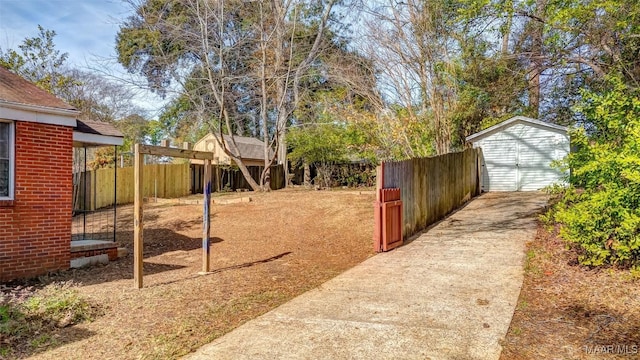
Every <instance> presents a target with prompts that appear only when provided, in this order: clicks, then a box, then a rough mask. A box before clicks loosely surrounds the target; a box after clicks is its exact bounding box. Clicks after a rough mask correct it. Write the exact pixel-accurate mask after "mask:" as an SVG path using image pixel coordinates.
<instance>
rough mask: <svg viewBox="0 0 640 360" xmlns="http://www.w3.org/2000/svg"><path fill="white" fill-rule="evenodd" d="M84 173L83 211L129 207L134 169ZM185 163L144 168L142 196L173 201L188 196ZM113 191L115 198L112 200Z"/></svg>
mask: <svg viewBox="0 0 640 360" xmlns="http://www.w3.org/2000/svg"><path fill="white" fill-rule="evenodd" d="M114 171H115V169H114V168H104V169H97V170H91V171H87V172H86V173H84V174H83V176H81V178H80V179H81V180H80V184H82V182H83V181H86V186H87V188H86V189H87V190H86V196H85V198H84V199H81V200H80V201H85V209H86V210H95V209H100V208H103V207H106V206H111V205H113V202H114V199H115V200H116V202H117V204H118V205H119V204H130V203H132V202H133V200H134V186H133V185H134V182H133V181H134V178H133V176H134V169H133V167H125V168H118V169H117V177H115V178H114ZM189 180H190V179H189V164H152V165H145V166H144V182H143V196H144V197H156V196H157V197H159V198H175V197H181V196H187V195H189V190H190V181H189ZM114 191H115V192H116V196H115V197H114Z"/></svg>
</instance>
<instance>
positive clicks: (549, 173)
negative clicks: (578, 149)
mask: <svg viewBox="0 0 640 360" xmlns="http://www.w3.org/2000/svg"><path fill="white" fill-rule="evenodd" d="M467 141H468V142H470V143H472V144H473V147H474V148H481V149H482V157H483V160H482V179H481V183H482V190H483V191H532V190H539V189H542V188H544V187H546V186H548V185H551V184H553V183H558V182H562V180H563V179H564V176H565V175H566V174H565V173H563V172H561V171H559V170H558V169H555V168H553V167H552V166H551V163H552V162H553V161H554V160H561V159H563V158H564V157H565V156H566V155H568V154H569V149H570V140H569V134H568V133H567V128H566V127H564V126H560V125H555V124H549V123H545V122H542V121H539V120H535V119H531V118H527V117H524V116H516V117H513V118H511V119H509V120H506V121H503V122H502V123H500V124H497V125H494V126H492V127H490V128H488V129H485V130H483V131H480V132H478V133H476V134H473V135H471V136H468V137H467Z"/></svg>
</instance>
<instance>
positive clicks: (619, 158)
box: [547, 81, 640, 267]
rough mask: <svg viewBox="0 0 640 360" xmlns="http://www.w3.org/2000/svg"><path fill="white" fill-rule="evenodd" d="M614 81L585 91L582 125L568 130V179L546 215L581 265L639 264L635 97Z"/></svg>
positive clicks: (639, 136) (638, 109)
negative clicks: (592, 91) (570, 150)
mask: <svg viewBox="0 0 640 360" xmlns="http://www.w3.org/2000/svg"><path fill="white" fill-rule="evenodd" d="M638 95H639V94H638V91H636V90H630V89H628V88H626V87H625V86H624V85H622V83H621V82H619V81H613V87H612V90H610V91H609V92H607V93H604V94H601V95H594V94H591V95H586V97H585V103H584V105H583V106H582V107H581V108H580V109H579V111H580V113H581V115H582V116H583V117H584V118H585V119H586V124H588V126H587V129H586V130H585V129H578V130H574V131H573V132H572V134H571V135H572V144H573V146H574V148H576V150H575V151H574V152H573V153H571V154H570V155H569V156H568V158H567V160H566V162H565V166H568V167H569V168H570V169H571V177H570V179H569V180H570V183H571V184H572V186H570V187H569V188H567V189H566V190H565V191H564V192H562V193H561V194H560V195H559V198H558V202H557V204H555V205H554V207H553V209H552V212H551V215H549V216H548V217H547V218H552V219H553V220H555V221H556V222H557V223H559V224H560V235H561V236H562V237H563V238H564V239H566V240H567V241H569V242H570V243H572V244H574V245H575V246H574V248H576V249H577V250H578V252H579V261H580V262H581V263H582V264H584V265H591V266H599V265H606V264H608V265H618V266H624V267H632V266H637V265H639V264H640V100H639V97H638Z"/></svg>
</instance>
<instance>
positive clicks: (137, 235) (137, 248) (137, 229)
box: [133, 144, 144, 289]
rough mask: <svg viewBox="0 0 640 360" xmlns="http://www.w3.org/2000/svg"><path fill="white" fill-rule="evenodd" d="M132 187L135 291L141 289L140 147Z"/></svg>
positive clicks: (137, 152)
mask: <svg viewBox="0 0 640 360" xmlns="http://www.w3.org/2000/svg"><path fill="white" fill-rule="evenodd" d="M133 166H134V187H135V190H134V191H135V196H134V200H133V282H134V287H135V288H137V289H141V288H142V229H143V227H142V174H143V170H144V155H143V154H140V145H139V144H135V148H134V163H133Z"/></svg>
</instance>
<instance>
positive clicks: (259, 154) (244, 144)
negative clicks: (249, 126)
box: [223, 135, 273, 160]
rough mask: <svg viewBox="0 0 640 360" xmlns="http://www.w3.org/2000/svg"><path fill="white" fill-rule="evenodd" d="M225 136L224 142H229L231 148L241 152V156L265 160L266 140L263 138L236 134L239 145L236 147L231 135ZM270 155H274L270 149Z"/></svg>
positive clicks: (235, 139)
mask: <svg viewBox="0 0 640 360" xmlns="http://www.w3.org/2000/svg"><path fill="white" fill-rule="evenodd" d="M223 138H224V142H225V143H227V144H228V146H229V150H231V152H233V153H234V154H238V152H239V153H240V157H241V158H243V159H255V160H264V142H262V141H261V140H259V139H256V138H252V137H246V136H238V135H234V136H233V140H234V141H235V143H236V145H237V148H236V147H235V146H234V145H233V142H232V141H231V136H229V135H223ZM269 155H270V156H271V155H273V152H272V151H271V150H269Z"/></svg>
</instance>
